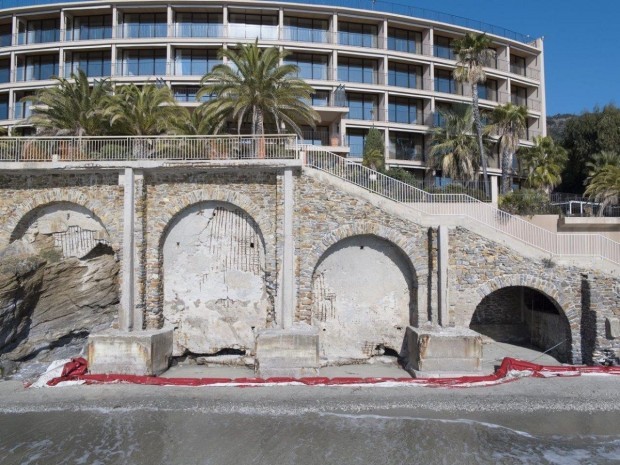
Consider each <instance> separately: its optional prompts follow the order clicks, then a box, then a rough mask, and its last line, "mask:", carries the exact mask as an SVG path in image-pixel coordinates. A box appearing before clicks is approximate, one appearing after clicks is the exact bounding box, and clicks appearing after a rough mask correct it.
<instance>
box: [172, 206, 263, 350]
mask: <svg viewBox="0 0 620 465" xmlns="http://www.w3.org/2000/svg"><path fill="white" fill-rule="evenodd" d="M161 240H162V244H161V247H160V255H161V273H160V274H161V276H162V280H161V295H162V298H163V307H162V315H163V318H164V320H165V321H166V322H167V324H168V325H170V326H171V327H173V328H174V335H173V353H174V354H175V355H183V354H185V353H187V352H190V353H200V354H214V353H218V352H219V351H222V350H231V349H234V350H242V351H251V350H253V345H254V331H255V330H260V329H262V328H264V327H266V325H267V322H268V320H269V318H270V317H271V316H272V314H273V296H272V293H271V290H270V288H269V287H270V286H269V285H268V284H269V283H268V282H267V273H266V257H265V245H264V244H265V240H264V237H263V235H262V232H261V230H260V226H259V225H258V223H257V222H256V221H255V220H254V218H253V217H252V216H251V215H249V214H248V213H247V212H246V211H245V210H243V209H241V208H239V206H237V205H235V204H232V203H229V202H222V201H219V200H207V201H200V202H196V203H193V204H191V205H188V206H187V207H185V208H183V209H182V210H181V211H180V212H179V213H177V214H176V215H175V216H173V217H172V219H171V220H170V221H169V222H168V224H167V225H166V228H165V229H164V234H162V238H161Z"/></svg>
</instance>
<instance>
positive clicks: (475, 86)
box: [471, 82, 491, 197]
mask: <svg viewBox="0 0 620 465" xmlns="http://www.w3.org/2000/svg"><path fill="white" fill-rule="evenodd" d="M471 93H472V110H473V113H474V124H475V125H476V135H477V136H478V149H479V150H480V164H481V165H482V179H483V180H484V193H485V194H486V195H487V197H490V195H491V193H490V192H489V187H490V186H489V175H488V173H487V157H486V155H485V153H484V143H483V141H482V119H481V118H480V107H479V105H478V84H477V83H476V82H473V83H472V85H471Z"/></svg>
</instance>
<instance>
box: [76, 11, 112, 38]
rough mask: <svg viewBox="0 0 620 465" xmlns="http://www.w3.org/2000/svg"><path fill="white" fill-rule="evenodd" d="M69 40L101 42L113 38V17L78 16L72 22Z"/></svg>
mask: <svg viewBox="0 0 620 465" xmlns="http://www.w3.org/2000/svg"><path fill="white" fill-rule="evenodd" d="M72 23H73V25H72V26H73V27H69V29H68V31H67V40H101V39H109V38H111V37H112V16H110V15H97V16H78V17H75V18H73V20H72Z"/></svg>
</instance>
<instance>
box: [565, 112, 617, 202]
mask: <svg viewBox="0 0 620 465" xmlns="http://www.w3.org/2000/svg"><path fill="white" fill-rule="evenodd" d="M561 143H562V146H563V147H564V148H566V150H567V151H568V155H569V158H568V163H567V165H566V170H565V171H564V173H563V174H562V179H563V181H562V185H561V186H560V189H561V190H562V191H563V192H574V193H577V194H580V193H582V192H583V188H584V187H583V186H584V181H585V178H586V176H587V171H588V170H587V166H586V164H587V163H588V162H590V161H591V158H592V155H593V154H595V153H599V152H602V151H614V150H616V151H617V150H618V147H620V108H618V107H616V106H615V105H606V106H605V107H603V108H602V109H600V108H595V109H594V110H593V111H591V112H587V113H583V114H581V115H579V116H574V117H573V118H571V119H569V120H568V121H567V122H566V126H565V127H564V131H563V133H562V138H561Z"/></svg>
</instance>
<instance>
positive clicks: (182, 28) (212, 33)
mask: <svg viewBox="0 0 620 465" xmlns="http://www.w3.org/2000/svg"><path fill="white" fill-rule="evenodd" d="M173 30H174V36H175V37H184V38H192V37H195V38H209V37H213V38H222V37H224V36H225V35H226V34H225V28H224V25H223V24H218V23H193V24H188V23H176V24H174V25H173Z"/></svg>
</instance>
